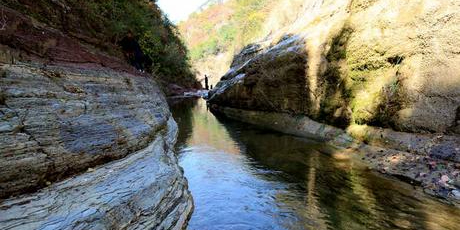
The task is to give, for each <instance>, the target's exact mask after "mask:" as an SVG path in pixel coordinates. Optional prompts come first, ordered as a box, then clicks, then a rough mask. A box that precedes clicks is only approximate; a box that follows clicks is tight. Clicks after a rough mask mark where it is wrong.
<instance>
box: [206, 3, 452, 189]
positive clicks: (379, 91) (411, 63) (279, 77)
mask: <svg viewBox="0 0 460 230" xmlns="http://www.w3.org/2000/svg"><path fill="white" fill-rule="evenodd" d="M279 4H280V7H279V8H277V10H276V11H274V13H273V15H272V16H271V18H269V19H268V20H267V22H266V27H267V30H268V31H271V32H270V33H269V35H267V36H266V37H265V38H264V39H262V40H261V41H260V42H257V43H255V44H252V45H248V46H246V47H245V48H244V49H243V50H242V51H241V52H240V53H239V54H237V55H236V56H235V58H234V60H233V63H232V66H231V67H230V69H229V71H228V72H227V73H226V74H225V75H224V76H223V77H222V78H221V81H220V82H219V84H218V85H217V86H216V87H215V88H214V89H213V90H212V91H210V93H209V97H210V100H209V101H210V103H211V104H212V106H211V108H212V109H213V110H214V111H215V112H220V113H222V114H225V115H227V116H229V117H232V118H234V119H239V120H243V121H246V122H249V123H253V124H259V125H262V126H264V127H269V128H273V129H276V130H279V131H283V132H287V133H291V134H295V135H299V136H306V137H316V138H317V139H322V140H325V141H329V142H332V143H334V144H337V145H340V146H344V147H350V146H353V145H351V144H350V143H351V142H355V143H356V144H363V143H364V144H370V145H371V146H374V147H381V148H382V149H378V148H377V149H374V150H370V149H366V148H367V147H366V148H364V151H368V152H369V153H370V154H368V155H364V156H363V157H362V159H363V160H365V161H367V162H368V163H370V164H371V165H372V167H374V168H376V169H378V170H379V171H382V172H385V173H390V174H393V175H397V176H400V177H404V178H406V179H407V178H409V180H413V181H418V183H420V184H422V186H423V187H424V188H426V189H427V190H429V191H435V193H436V194H437V195H440V196H442V197H456V196H455V194H457V193H458V191H459V190H458V189H459V188H458V187H457V186H455V185H454V184H455V181H458V180H459V179H460V173H458V168H459V167H460V164H459V163H460V136H459V134H460V132H459V127H460V126H459V125H460V116H459V110H460V65H459V63H460V53H459V52H458V47H460V40H458V39H457V38H458V37H460V27H459V26H458V25H459V24H460V13H459V12H460V11H459V10H460V3H459V2H458V1H453V0H448V1H428V0H416V1H409V2H401V1H383V0H373V1H368V0H358V1H349V0H341V1H333V0H326V1H319V0H318V1H306V0H294V1H287V0H286V1H280V3H279ZM318 122H319V123H318ZM328 125H332V126H334V127H337V128H341V130H339V129H337V130H335V131H334V129H333V127H331V126H328ZM331 130H332V132H331ZM344 131H345V132H344ZM343 137H350V138H353V140H350V141H345V142H343V140H347V139H343ZM337 138H339V139H341V140H338V139H337ZM418 166H420V167H418ZM443 176H445V177H443ZM446 178H448V180H447V179H446Z"/></svg>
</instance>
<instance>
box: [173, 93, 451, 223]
mask: <svg viewBox="0 0 460 230" xmlns="http://www.w3.org/2000/svg"><path fill="white" fill-rule="evenodd" d="M171 108H172V111H173V115H174V116H175V118H176V120H177V121H178V123H179V127H180V133H179V141H178V145H177V148H178V152H179V161H180V164H181V166H182V167H183V168H184V170H185V175H186V177H187V179H188V181H189V186H190V190H191V192H192V194H193V196H194V200H195V205H196V207H195V212H194V214H193V216H192V219H191V221H190V224H189V229H191V230H201V229H459V226H460V211H459V210H458V209H455V208H453V207H450V206H447V205H445V204H442V203H440V202H438V201H437V200H433V199H431V198H429V197H427V196H425V195H423V194H421V193H420V192H419V191H417V190H415V189H414V188H412V187H411V186H409V185H407V184H404V183H399V182H397V181H393V180H391V179H389V178H385V177H382V176H380V175H378V174H375V173H372V172H369V171H367V170H366V169H364V168H362V167H360V166H357V165H355V164H354V163H353V162H351V161H349V160H341V159H336V158H334V157H332V156H331V154H330V153H331V152H334V151H337V150H334V149H332V148H330V147H327V146H325V145H323V144H319V143H316V142H311V141H308V140H305V139H300V138H295V137H292V136H288V135H283V134H279V133H274V132H270V131H267V130H260V129H257V128H255V127H253V126H250V125H247V124H243V123H239V122H235V121H231V120H227V119H223V118H219V119H217V118H216V117H215V116H214V115H212V114H211V113H209V112H208V111H207V110H206V105H205V102H204V101H202V100H198V101H193V100H187V101H183V102H179V103H176V104H173V105H171Z"/></svg>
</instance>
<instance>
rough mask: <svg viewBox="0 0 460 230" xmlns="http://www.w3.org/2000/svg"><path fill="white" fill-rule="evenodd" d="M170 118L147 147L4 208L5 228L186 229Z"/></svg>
mask: <svg viewBox="0 0 460 230" xmlns="http://www.w3.org/2000/svg"><path fill="white" fill-rule="evenodd" d="M176 133H177V127H176V124H175V122H174V121H173V120H172V119H169V122H168V125H167V127H164V128H163V129H162V130H161V131H160V133H159V135H157V137H156V138H155V140H153V141H152V142H151V143H150V144H149V145H148V146H147V147H146V148H145V149H143V150H141V151H138V152H136V153H134V154H132V155H130V156H128V157H126V158H124V159H122V160H119V161H115V162H113V163H109V164H106V165H104V166H101V167H98V168H96V169H95V170H94V172H88V173H85V174H83V175H80V176H77V177H74V178H71V179H68V180H65V181H63V182H60V183H57V184H54V185H52V186H50V187H48V188H46V189H43V190H41V191H39V192H37V193H34V194H32V195H27V196H20V197H17V198H13V199H7V200H4V201H3V202H2V203H1V204H0V210H1V211H0V214H1V215H0V227H1V229H182V228H183V226H184V225H185V224H186V222H187V220H188V216H189V214H190V213H191V208H192V200H191V196H190V194H189V192H188V191H187V182H186V180H185V179H184V177H183V176H182V172H181V169H180V168H179V167H178V164H177V162H176V157H175V155H174V152H173V151H172V150H173V146H174V143H175V138H176Z"/></svg>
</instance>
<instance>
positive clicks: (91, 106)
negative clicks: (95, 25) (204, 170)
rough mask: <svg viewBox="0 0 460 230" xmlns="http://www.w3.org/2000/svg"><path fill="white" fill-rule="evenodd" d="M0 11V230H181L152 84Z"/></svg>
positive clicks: (178, 198) (181, 211) (180, 194)
mask: <svg viewBox="0 0 460 230" xmlns="http://www.w3.org/2000/svg"><path fill="white" fill-rule="evenodd" d="M0 8H1V16H0V17H4V18H7V22H8V24H7V25H6V29H5V30H2V31H1V33H0V146H1V148H0V171H1V172H2V176H1V177H0V207H1V208H0V229H80V228H97V229H183V228H185V226H186V224H187V221H188V218H189V217H190V215H191V212H192V209H193V201H192V197H191V195H190V192H189V191H188V187H187V181H186V179H185V178H184V176H183V172H182V169H181V168H180V167H179V166H178V163H177V159H176V156H175V155H174V152H173V146H174V144H175V141H176V135H177V127H176V124H175V122H174V120H173V118H172V117H171V113H170V111H169V108H168V104H167V102H166V99H165V96H164V93H163V92H162V91H161V89H160V87H159V86H158V84H157V82H156V81H155V80H154V77H153V76H149V75H147V74H141V73H138V72H137V71H136V70H134V69H133V68H132V67H130V66H129V65H128V64H127V63H125V62H124V61H122V60H120V59H118V58H116V57H113V56H110V55H108V54H107V53H104V52H102V51H101V50H98V49H96V48H94V47H91V46H90V45H89V44H88V43H85V42H83V41H82V40H80V39H78V38H75V37H71V36H69V35H67V34H65V33H62V32H61V31H59V30H57V29H55V28H52V27H50V26H49V25H45V24H42V23H39V22H37V21H35V20H34V19H32V18H30V17H28V16H25V15H22V14H21V13H19V12H17V11H14V10H11V9H8V8H6V7H3V6H1V5H0ZM0 26H1V25H0Z"/></svg>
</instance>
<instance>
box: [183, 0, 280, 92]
mask: <svg viewBox="0 0 460 230" xmlns="http://www.w3.org/2000/svg"><path fill="white" fill-rule="evenodd" d="M274 2H276V1H274V0H249V1H243V0H229V1H225V2H222V1H216V2H212V4H208V5H207V7H206V8H205V9H204V10H202V11H199V12H196V13H194V14H192V15H191V16H190V17H189V19H188V20H187V21H185V22H182V23H181V24H180V25H179V30H180V32H181V34H182V36H183V37H184V39H185V42H186V44H187V46H188V47H189V50H190V59H191V62H192V65H193V67H194V68H195V69H196V70H197V71H198V73H199V75H201V76H203V75H204V74H207V75H210V76H211V83H212V84H214V85H215V83H217V81H218V79H219V76H221V75H223V74H224V73H225V72H226V70H227V69H228V67H229V65H230V63H231V61H232V59H233V55H234V54H235V53H236V52H237V51H239V50H240V49H242V48H243V47H244V46H245V45H247V44H249V43H251V42H252V41H254V40H255V39H256V38H257V37H259V36H260V35H262V34H263V33H262V31H263V30H262V29H263V23H264V21H265V20H266V18H267V16H268V14H269V11H270V9H271V8H272V7H273V3H274Z"/></svg>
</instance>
